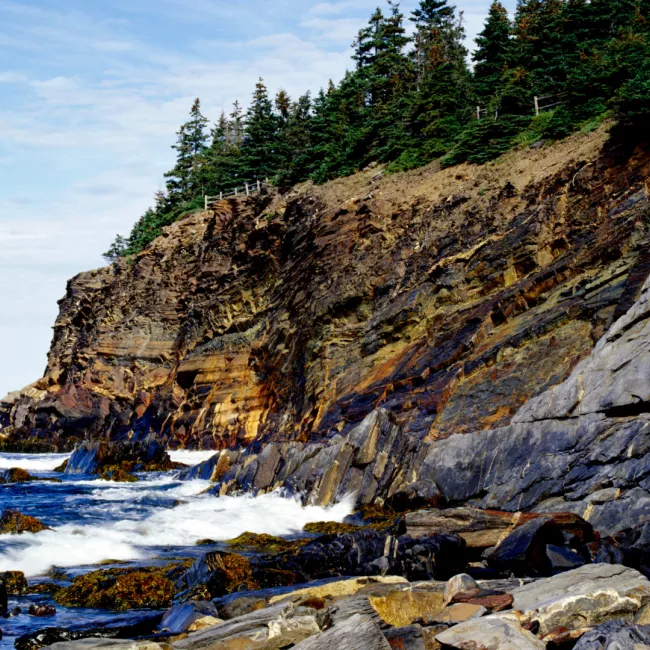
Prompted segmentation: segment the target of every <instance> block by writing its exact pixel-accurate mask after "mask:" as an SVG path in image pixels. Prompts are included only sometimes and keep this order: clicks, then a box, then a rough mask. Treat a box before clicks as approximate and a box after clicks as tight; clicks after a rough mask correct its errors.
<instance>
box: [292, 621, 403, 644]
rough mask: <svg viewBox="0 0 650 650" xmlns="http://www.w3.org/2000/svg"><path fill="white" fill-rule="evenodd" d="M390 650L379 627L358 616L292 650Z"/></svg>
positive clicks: (303, 642)
mask: <svg viewBox="0 0 650 650" xmlns="http://www.w3.org/2000/svg"><path fill="white" fill-rule="evenodd" d="M334 648H336V650H391V646H390V645H389V644H388V641H386V639H385V638H384V635H383V634H382V633H381V630H380V629H379V626H378V625H377V624H376V623H375V622H374V621H370V620H367V619H365V618H364V617H363V616H361V615H360V614H356V615H354V616H350V618H348V619H347V620H345V621H342V622H340V623H339V624H338V625H334V627H333V628H332V629H331V630H327V632H322V633H321V634H316V635H314V636H312V637H310V638H308V639H306V640H305V641H302V642H301V643H298V644H297V645H296V646H295V647H294V650H333V649H334Z"/></svg>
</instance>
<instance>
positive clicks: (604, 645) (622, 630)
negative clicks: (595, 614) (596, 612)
mask: <svg viewBox="0 0 650 650" xmlns="http://www.w3.org/2000/svg"><path fill="white" fill-rule="evenodd" d="M639 646H641V647H648V646H650V627H648V626H640V625H633V624H631V623H628V622H626V621H607V623H603V624H602V625H599V626H598V627H596V628H594V629H593V630H590V631H589V632H587V633H586V634H585V635H584V636H583V637H582V638H581V639H580V640H579V641H578V643H576V645H575V646H574V649H573V650H635V649H636V648H639Z"/></svg>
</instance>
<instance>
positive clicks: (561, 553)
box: [546, 544, 585, 573]
mask: <svg viewBox="0 0 650 650" xmlns="http://www.w3.org/2000/svg"><path fill="white" fill-rule="evenodd" d="M546 557H547V558H548V561H549V564H550V567H551V572H552V573H562V571H570V570H571V569H577V568H578V567H581V566H583V565H584V564H585V559H584V557H583V556H582V555H580V553H576V551H573V550H571V549H570V548H564V547H563V546H554V545H553V544H548V545H547V546H546Z"/></svg>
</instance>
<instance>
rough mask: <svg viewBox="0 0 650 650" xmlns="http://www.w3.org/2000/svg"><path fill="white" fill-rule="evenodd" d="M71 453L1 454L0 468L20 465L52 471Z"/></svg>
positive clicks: (37, 469)
mask: <svg viewBox="0 0 650 650" xmlns="http://www.w3.org/2000/svg"><path fill="white" fill-rule="evenodd" d="M67 458H70V454H0V469H11V468H12V467H20V468H21V469H25V470H28V471H30V470H31V471H32V472H51V471H52V470H53V469H54V468H55V467H58V466H59V465H60V464H61V463H62V462H63V461H64V460H66V459H67Z"/></svg>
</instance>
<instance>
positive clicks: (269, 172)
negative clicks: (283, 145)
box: [241, 78, 279, 182]
mask: <svg viewBox="0 0 650 650" xmlns="http://www.w3.org/2000/svg"><path fill="white" fill-rule="evenodd" d="M278 127H279V120H278V117H277V116H276V115H275V113H274V112H273V104H272V103H271V100H270V99H269V94H268V90H267V89H266V86H265V85H264V82H263V80H262V79H261V78H260V80H259V81H258V82H257V85H256V87H255V92H254V93H253V102H252V103H251V105H250V107H249V108H248V111H247V112H246V130H245V133H244V138H243V142H242V146H241V160H242V175H243V176H244V180H246V181H248V182H252V181H255V180H258V179H264V178H267V177H269V178H270V177H272V176H273V175H274V174H275V172H276V170H277V168H278V163H279V156H278V151H277V134H278Z"/></svg>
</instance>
